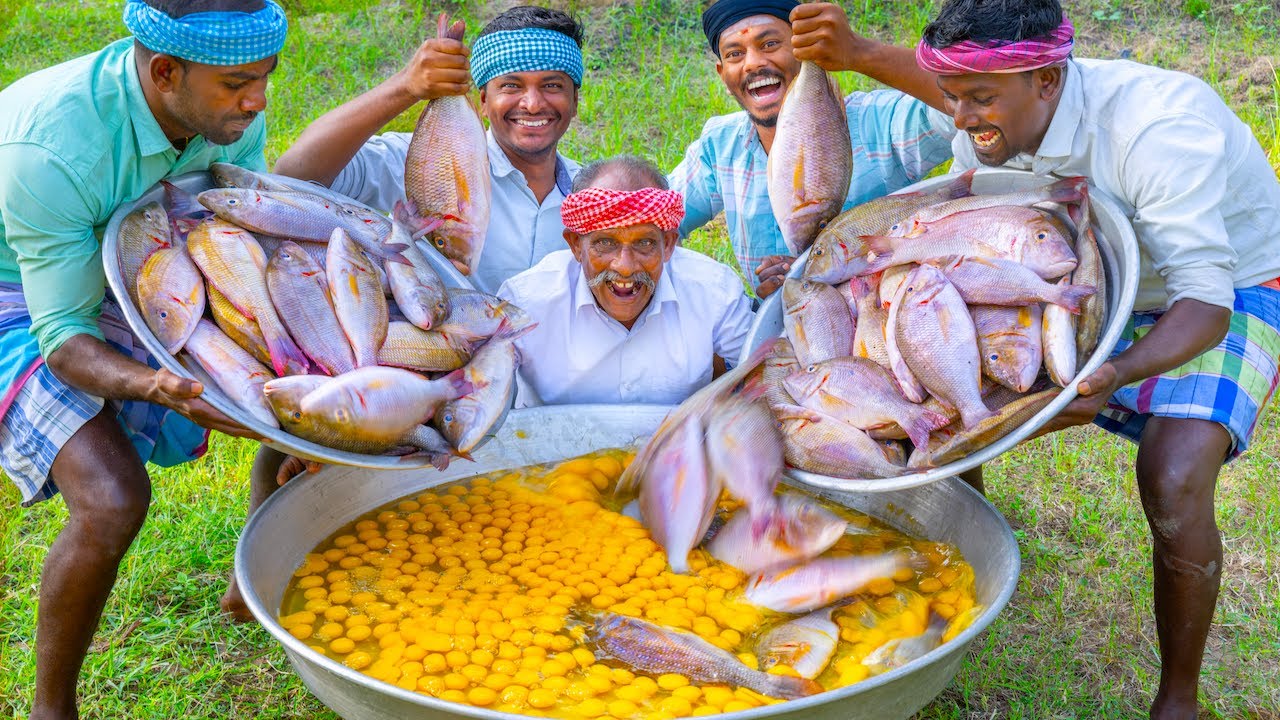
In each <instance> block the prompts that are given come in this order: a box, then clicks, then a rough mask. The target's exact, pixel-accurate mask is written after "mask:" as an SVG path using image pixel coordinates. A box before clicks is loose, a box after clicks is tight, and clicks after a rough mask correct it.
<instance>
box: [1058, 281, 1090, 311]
mask: <svg viewBox="0 0 1280 720" xmlns="http://www.w3.org/2000/svg"><path fill="white" fill-rule="evenodd" d="M1095 292H1097V288H1095V287H1093V286H1092V285H1064V286H1062V292H1061V293H1060V296H1059V298H1058V300H1057V301H1055V302H1054V304H1055V305H1061V306H1062V307H1064V308H1066V309H1068V310H1070V311H1071V314H1072V315H1079V314H1080V303H1082V302H1084V299H1085V298H1087V297H1090V296H1091V295H1093V294H1094V293H1095Z"/></svg>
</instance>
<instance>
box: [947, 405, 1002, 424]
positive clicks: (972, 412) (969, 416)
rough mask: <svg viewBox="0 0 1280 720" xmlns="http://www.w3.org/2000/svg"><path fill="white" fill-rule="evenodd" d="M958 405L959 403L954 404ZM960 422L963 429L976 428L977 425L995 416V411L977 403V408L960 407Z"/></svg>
mask: <svg viewBox="0 0 1280 720" xmlns="http://www.w3.org/2000/svg"><path fill="white" fill-rule="evenodd" d="M956 404H957V405H960V403H956ZM958 409H959V410H960V422H961V423H962V424H963V425H964V427H965V429H966V430H968V429H970V428H974V427H977V425H978V423H980V422H982V421H983V420H986V419H987V418H989V417H993V416H994V415H996V413H995V411H993V410H991V409H990V408H988V407H987V406H986V404H985V403H979V407H960V408H958Z"/></svg>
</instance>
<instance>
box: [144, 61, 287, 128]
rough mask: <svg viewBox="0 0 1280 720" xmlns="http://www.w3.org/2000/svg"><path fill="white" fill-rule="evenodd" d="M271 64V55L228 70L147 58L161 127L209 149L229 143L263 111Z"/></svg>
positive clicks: (274, 65)
mask: <svg viewBox="0 0 1280 720" xmlns="http://www.w3.org/2000/svg"><path fill="white" fill-rule="evenodd" d="M276 62H277V59H276V57H275V56H274V55H273V56H271V57H269V58H265V59H263V60H259V61H257V62H253V63H247V64H245V65H230V66H222V65H201V64H199V63H193V62H186V63H179V62H177V61H176V60H174V59H173V58H172V57H169V56H167V55H155V56H153V57H152V58H151V63H150V65H151V72H152V78H153V82H154V83H155V85H156V88H157V89H158V90H160V91H161V92H162V93H163V97H164V98H165V110H166V111H167V114H168V115H169V118H168V120H169V122H168V123H161V124H162V126H165V125H168V126H170V127H172V128H173V129H174V130H175V131H176V132H177V133H178V135H179V136H190V135H201V136H203V137H204V139H205V140H207V141H209V142H210V143H213V144H214V145H230V144H231V143H234V142H235V141H237V140H239V139H240V138H241V137H242V136H243V135H244V133H245V130H247V129H248V128H249V125H250V124H252V123H253V121H254V118H256V117H257V116H258V113H260V112H262V111H263V110H264V109H266V107H267V79H268V77H269V76H270V74H271V73H272V72H273V71H274V70H275V69H276ZM168 129H169V128H166V130H168Z"/></svg>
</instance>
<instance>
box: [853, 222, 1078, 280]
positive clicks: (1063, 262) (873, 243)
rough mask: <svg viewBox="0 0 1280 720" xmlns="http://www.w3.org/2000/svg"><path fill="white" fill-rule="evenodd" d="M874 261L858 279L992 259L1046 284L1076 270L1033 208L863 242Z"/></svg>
mask: <svg viewBox="0 0 1280 720" xmlns="http://www.w3.org/2000/svg"><path fill="white" fill-rule="evenodd" d="M865 240H866V243H867V247H868V248H869V249H870V251H871V253H872V254H874V258H873V259H872V260H871V261H870V262H868V263H867V267H866V268H864V269H863V270H862V273H863V274H871V273H874V272H879V271H881V270H884V269H885V268H889V267H892V266H894V265H904V264H906V263H912V262H927V261H930V260H939V259H941V258H947V257H954V256H965V257H972V256H982V257H998V258H1004V259H1006V260H1013V261H1015V262H1020V263H1022V264H1023V265H1026V266H1027V267H1028V268H1030V269H1031V270H1033V271H1035V273H1036V274H1037V275H1039V276H1040V277H1042V278H1045V279H1046V280H1048V279H1052V278H1057V277H1061V276H1063V275H1065V274H1067V273H1069V272H1071V270H1072V269H1074V268H1075V266H1076V256H1075V253H1073V252H1072V251H1071V245H1070V243H1068V242H1067V238H1066V237H1064V236H1063V235H1062V233H1061V232H1060V231H1059V230H1058V228H1057V227H1056V225H1055V224H1054V223H1053V222H1051V221H1050V220H1049V219H1048V218H1046V217H1045V216H1044V213H1042V212H1040V211H1039V210H1036V209H1034V208H1026V207H1012V206H1003V207H994V208H988V209H986V210H972V211H969V212H962V213H956V214H954V215H948V216H947V217H944V218H942V219H940V220H938V221H936V222H932V223H925V224H923V225H921V227H920V229H919V230H918V233H917V234H912V235H907V236H904V237H884V236H882V237H868V238H865Z"/></svg>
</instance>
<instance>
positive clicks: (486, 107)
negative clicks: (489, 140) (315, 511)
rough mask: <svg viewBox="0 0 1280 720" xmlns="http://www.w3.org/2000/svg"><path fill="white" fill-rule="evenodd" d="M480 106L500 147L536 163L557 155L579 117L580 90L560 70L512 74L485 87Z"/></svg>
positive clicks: (486, 84) (500, 76) (496, 79)
mask: <svg viewBox="0 0 1280 720" xmlns="http://www.w3.org/2000/svg"><path fill="white" fill-rule="evenodd" d="M480 103H481V109H482V111H483V112H484V116H485V117H486V118H488V120H489V127H490V128H492V129H493V137H494V138H495V139H496V140H497V141H498V145H499V146H501V147H502V149H503V150H505V151H506V152H507V153H508V154H511V155H516V156H519V157H521V158H524V159H526V160H530V161H533V160H540V159H542V158H545V157H546V156H547V155H548V154H550V153H553V152H555V149H556V143H558V142H560V138H561V137H563V136H564V134H565V131H567V130H568V129H569V121H571V120H573V117H574V116H575V115H577V114H578V89H577V88H576V87H574V84H573V80H572V78H570V77H569V75H568V74H566V73H563V72H560V71H558V70H551V71H538V72H521V73H509V74H506V75H499V76H498V77H496V78H494V79H492V80H490V81H489V82H487V83H485V85H484V87H483V88H481V89H480Z"/></svg>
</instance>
